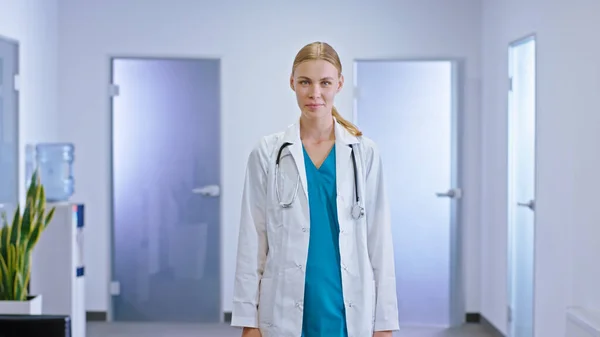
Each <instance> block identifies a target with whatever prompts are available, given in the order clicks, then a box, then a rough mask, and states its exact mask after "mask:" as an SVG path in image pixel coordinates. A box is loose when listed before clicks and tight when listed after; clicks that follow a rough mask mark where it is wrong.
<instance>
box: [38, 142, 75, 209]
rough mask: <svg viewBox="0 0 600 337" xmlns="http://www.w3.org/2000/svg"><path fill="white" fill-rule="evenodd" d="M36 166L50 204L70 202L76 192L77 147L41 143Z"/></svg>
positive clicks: (64, 144) (66, 144)
mask: <svg viewBox="0 0 600 337" xmlns="http://www.w3.org/2000/svg"><path fill="white" fill-rule="evenodd" d="M35 152H36V156H35V158H36V164H37V165H36V166H37V167H38V170H39V175H40V181H41V183H42V184H43V185H44V191H45V192H46V200H47V201H49V202H61V201H68V200H69V198H70V197H71V196H72V195H73V192H75V188H74V187H75V186H74V185H75V182H74V179H73V160H74V152H75V146H74V145H73V144H70V143H41V144H38V145H37V146H36V151H35Z"/></svg>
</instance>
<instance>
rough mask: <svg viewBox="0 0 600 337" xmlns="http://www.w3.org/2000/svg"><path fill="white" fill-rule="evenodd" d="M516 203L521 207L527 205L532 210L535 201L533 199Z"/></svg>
mask: <svg viewBox="0 0 600 337" xmlns="http://www.w3.org/2000/svg"><path fill="white" fill-rule="evenodd" d="M517 205H519V206H521V207H527V208H529V209H530V210H532V211H533V210H535V201H533V200H529V202H517Z"/></svg>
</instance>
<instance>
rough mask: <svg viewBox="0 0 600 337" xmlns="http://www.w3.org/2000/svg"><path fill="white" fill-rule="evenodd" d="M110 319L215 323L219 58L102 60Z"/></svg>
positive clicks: (217, 306)
mask: <svg viewBox="0 0 600 337" xmlns="http://www.w3.org/2000/svg"><path fill="white" fill-rule="evenodd" d="M112 84H113V89H114V90H113V97H112V118H113V124H112V131H113V138H112V140H113V144H112V151H113V152H112V158H113V163H112V164H113V166H112V168H113V256H112V258H113V281H114V282H113V285H114V287H113V288H114V289H113V290H116V291H115V292H114V293H113V295H114V297H113V316H114V319H115V320H118V321H184V322H218V321H220V319H221V286H220V284H221V282H220V223H219V218H220V214H219V212H220V211H219V210H220V61H219V60H214V59H213V60H195V59H124V58H118V59H113V61H112Z"/></svg>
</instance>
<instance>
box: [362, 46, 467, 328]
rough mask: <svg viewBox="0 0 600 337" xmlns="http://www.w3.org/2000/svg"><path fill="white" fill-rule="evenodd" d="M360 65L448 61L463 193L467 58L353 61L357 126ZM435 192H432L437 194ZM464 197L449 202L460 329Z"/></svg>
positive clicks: (454, 306)
mask: <svg viewBox="0 0 600 337" xmlns="http://www.w3.org/2000/svg"><path fill="white" fill-rule="evenodd" d="M359 62H422V63H426V62H449V63H450V64H451V66H452V100H453V104H452V117H451V120H452V131H451V164H450V167H451V173H450V184H451V185H452V186H448V188H449V189H450V188H457V189H460V190H462V191H464V187H463V186H464V179H463V176H462V172H463V165H464V155H463V154H464V140H463V137H462V134H463V132H462V131H463V130H464V109H465V108H464V106H465V104H464V102H465V86H466V76H465V71H466V67H465V59H464V58H460V57H432V58H428V57H416V58H410V57H408V58H404V57H391V58H354V59H353V64H352V65H353V68H352V70H353V73H352V76H353V78H352V85H353V86H352V89H353V93H352V99H353V109H352V111H353V114H352V119H353V122H354V123H357V122H358V111H357V110H358V106H357V100H358V96H359V93H358V92H357V85H358V82H357V80H358V79H357V66H358V63H359ZM435 192H436V191H431V193H432V194H433V193H435ZM461 200H462V197H461V198H459V199H454V198H451V199H450V252H449V254H450V280H449V282H450V283H449V284H450V294H449V296H450V306H449V309H450V312H449V317H450V325H451V326H459V325H462V324H463V323H465V322H466V321H467V319H466V316H467V312H466V291H465V279H466V270H465V267H464V266H465V264H464V262H465V258H464V254H463V252H464V242H465V240H464V233H465V231H464V223H463V209H462V207H463V203H462V202H461Z"/></svg>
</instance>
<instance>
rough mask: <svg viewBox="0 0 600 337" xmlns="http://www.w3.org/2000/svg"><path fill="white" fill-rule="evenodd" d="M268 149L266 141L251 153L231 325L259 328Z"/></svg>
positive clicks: (244, 196) (238, 248)
mask: <svg viewBox="0 0 600 337" xmlns="http://www.w3.org/2000/svg"><path fill="white" fill-rule="evenodd" d="M266 165H267V150H266V143H265V140H263V141H262V142H261V143H260V144H259V145H258V146H256V147H255V148H254V149H253V151H252V152H251V154H250V156H249V158H248V163H247V168H246V175H245V182H244V187H243V193H242V205H241V217H240V228H239V234H238V235H239V236H238V244H237V261H236V271H235V279H234V291H233V310H232V318H231V325H232V326H237V327H254V328H257V327H258V307H257V306H258V298H259V283H260V280H261V277H262V273H263V270H264V265H265V261H266V257H267V233H266V193H267V192H266V191H267V168H266Z"/></svg>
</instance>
